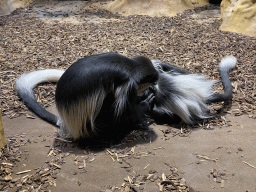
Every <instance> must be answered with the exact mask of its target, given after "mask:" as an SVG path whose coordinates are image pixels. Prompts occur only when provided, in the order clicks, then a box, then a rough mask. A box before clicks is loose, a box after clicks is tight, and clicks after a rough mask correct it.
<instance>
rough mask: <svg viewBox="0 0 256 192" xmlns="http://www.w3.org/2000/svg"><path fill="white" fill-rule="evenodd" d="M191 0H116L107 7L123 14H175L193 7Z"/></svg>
mask: <svg viewBox="0 0 256 192" xmlns="http://www.w3.org/2000/svg"><path fill="white" fill-rule="evenodd" d="M193 8H194V6H193V4H192V3H191V2H190V1H189V0H115V1H113V2H110V3H108V4H107V5H106V9H108V10H109V11H112V12H118V13H120V14H123V15H134V14H139V15H149V16H175V15H176V14H177V13H181V12H183V11H184V10H186V9H193Z"/></svg>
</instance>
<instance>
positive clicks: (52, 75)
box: [16, 69, 64, 126]
mask: <svg viewBox="0 0 256 192" xmlns="http://www.w3.org/2000/svg"><path fill="white" fill-rule="evenodd" d="M63 73H64V71H62V70H58V69H46V70H38V71H33V72H31V73H24V74H23V75H22V76H21V77H19V78H18V79H17V80H16V90H17V92H18V93H19V96H20V98H21V99H22V100H23V101H24V103H25V105H26V106H27V107H28V108H29V109H30V110H31V111H33V112H34V113H35V114H36V115H37V116H39V117H40V118H42V119H43V120H45V121H47V122H49V123H51V124H53V125H55V126H57V121H58V118H57V117H56V116H55V115H54V114H52V113H50V112H48V111H46V110H45V109H44V108H43V107H42V106H41V105H39V104H38V103H37V100H36V98H35V96H34V94H33V89H34V88H35V87H36V86H37V85H38V84H40V83H45V82H58V80H59V79H60V77H61V76H62V74H63Z"/></svg>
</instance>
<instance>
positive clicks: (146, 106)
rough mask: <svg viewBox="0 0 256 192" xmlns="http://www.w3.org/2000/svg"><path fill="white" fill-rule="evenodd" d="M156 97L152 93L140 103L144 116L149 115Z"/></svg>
mask: <svg viewBox="0 0 256 192" xmlns="http://www.w3.org/2000/svg"><path fill="white" fill-rule="evenodd" d="M154 101H155V96H154V94H153V93H151V94H150V95H149V96H148V97H147V98H146V99H145V100H143V101H141V102H140V103H139V108H140V110H141V113H142V114H146V113H149V112H150V111H151V110H152V108H153V107H154Z"/></svg>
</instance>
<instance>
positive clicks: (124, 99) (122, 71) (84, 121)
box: [16, 53, 159, 140]
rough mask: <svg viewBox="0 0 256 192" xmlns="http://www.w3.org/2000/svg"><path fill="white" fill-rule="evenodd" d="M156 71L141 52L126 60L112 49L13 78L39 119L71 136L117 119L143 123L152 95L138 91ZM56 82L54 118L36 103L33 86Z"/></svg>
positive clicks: (107, 125) (93, 130) (89, 132)
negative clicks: (59, 67) (63, 68)
mask: <svg viewBox="0 0 256 192" xmlns="http://www.w3.org/2000/svg"><path fill="white" fill-rule="evenodd" d="M158 77H159V73H158V72H157V70H156V69H155V68H154V66H153V65H152V63H151V61H150V60H149V59H148V58H146V57H136V58H133V59H129V58H127V57H125V56H122V55H119V54H117V53H104V54H98V55H92V56H88V57H85V58H83V59H80V60H78V61H77V62H75V63H74V64H72V65H71V66H70V67H69V68H68V69H67V70H66V71H65V72H64V71H61V70H54V69H50V70H39V71H34V72H31V73H28V74H23V75H22V76H21V77H20V78H18V79H17V80H16V90H17V91H18V93H19V95H20V97H21V99H22V100H23V101H24V103H25V105H26V106H27V107H28V108H29V109H30V110H32V111H33V112H34V113H35V114H36V115H38V116H39V117H41V118H42V119H44V120H46V121H48V122H50V123H51V124H53V125H56V126H60V130H61V133H62V135H63V136H66V137H71V138H73V139H75V140H77V139H80V138H87V137H91V136H93V135H95V134H97V131H99V132H100V131H101V130H104V128H105V129H106V128H111V127H112V126H114V125H116V124H117V125H123V124H131V123H132V124H145V122H144V119H143V118H144V115H145V113H147V112H148V110H150V105H151V104H152V102H153V100H154V96H153V94H149V95H148V96H147V97H146V99H144V98H142V97H140V96H139V95H140V94H141V93H142V92H143V91H144V90H146V89H148V88H149V87H150V86H151V85H152V84H153V83H155V82H156V81H157V80H158ZM43 82H58V83H57V88H56V94H55V101H56V107H57V111H58V114H59V118H58V117H56V116H55V115H53V114H51V113H50V112H48V111H46V110H45V109H44V108H43V107H42V106H40V105H39V104H38V103H37V101H36V99H35V96H34V94H33V88H34V87H35V86H36V85H37V84H39V83H43Z"/></svg>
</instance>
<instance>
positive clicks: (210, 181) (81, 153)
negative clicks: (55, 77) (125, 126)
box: [0, 1, 256, 192]
mask: <svg viewBox="0 0 256 192" xmlns="http://www.w3.org/2000/svg"><path fill="white" fill-rule="evenodd" d="M219 16H220V11H219V7H215V6H205V7H203V8H197V9H195V10H190V11H186V12H185V13H183V14H180V15H177V16H176V17H148V16H139V15H133V16H126V17H124V16H120V15H118V14H114V13H110V12H108V11H106V10H102V9H99V8H97V7H95V6H93V5H90V4H87V3H86V2H69V1H64V2H56V1H50V2H45V1H44V2H43V3H37V4H35V5H31V6H30V7H27V8H24V9H19V10H17V11H15V12H14V13H13V14H12V15H10V16H5V17H0V30H1V33H0V38H1V41H0V46H1V47H0V64H1V66H0V68H1V72H0V73H1V79H0V80H1V84H2V85H1V93H0V94H1V98H0V99H1V109H2V111H3V115H4V117H3V121H4V127H5V133H6V137H7V140H8V146H7V148H5V149H4V151H3V153H1V159H0V160H1V165H0V166H1V170H0V173H1V174H0V176H1V178H0V190H2V191H26V190H27V191H57V192H58V191H106V192H111V191H152V192H155V191H164V190H165V191H200V192H204V191H205V192H208V191H255V190H256V183H255V179H256V176H255V171H256V170H255V169H256V161H255V159H256V154H255V153H254V151H255V137H256V131H255V128H256V114H255V101H256V97H255V96H256V92H255V80H256V79H255V76H256V69H255V55H256V47H255V46H256V39H255V38H251V37H247V36H243V35H240V34H234V33H229V32H221V31H219V30H218V27H219V25H220V22H221V21H220V19H219ZM107 51H114V52H119V53H121V54H123V55H126V56H128V57H134V56H137V55H144V56H147V57H149V58H151V59H160V60H163V61H166V62H169V63H171V64H174V65H177V66H180V67H183V68H185V69H187V70H189V71H191V72H195V73H202V74H204V75H208V76H209V77H210V78H212V79H213V78H214V79H219V74H218V69H217V66H218V62H219V61H220V59H221V58H222V57H223V56H226V55H229V54H233V55H234V56H236V57H237V58H238V64H237V67H236V69H235V70H233V71H232V72H231V74H230V76H231V80H232V83H233V86H234V98H233V103H232V105H230V108H227V109H225V110H220V109H221V108H222V107H223V106H222V104H217V105H213V106H212V112H213V113H216V117H215V118H213V119H211V120H208V121H205V122H202V123H200V124H199V125H197V126H195V127H190V126H186V125H184V126H183V127H182V128H175V126H173V125H166V124H165V125H158V124H156V123H153V124H151V125H150V129H149V130H148V131H134V132H132V133H131V134H129V135H128V136H127V137H125V138H124V139H123V140H121V141H117V142H113V143H110V144H109V143H104V142H101V143H97V144H95V143H94V144H89V145H88V144H87V145H86V144H83V143H82V144H81V143H70V142H67V141H63V140H60V139H59V138H58V137H56V133H55V130H54V128H53V127H52V126H51V125H49V124H47V123H45V122H43V121H41V120H40V119H38V118H37V117H34V116H33V114H31V113H30V112H28V111H27V110H26V107H25V106H24V105H22V102H21V101H20V100H19V98H18V95H17V93H16V92H15V91H14V80H15V79H16V78H17V77H18V76H19V75H21V74H22V73H23V72H25V71H33V70H35V69H45V68H61V69H66V68H67V67H68V66H70V65H71V64H72V63H73V62H74V61H76V60H77V59H78V58H81V57H83V56H86V55H91V54H97V53H102V52H107ZM54 88H55V85H47V84H44V85H42V86H40V87H39V88H37V89H36V90H35V94H36V95H37V97H38V100H39V101H40V103H41V104H42V105H44V106H45V107H47V106H49V105H50V104H51V103H53V102H54V101H53V96H54ZM221 89H222V87H221V85H220V84H218V85H217V86H216V90H219V91H220V90H221ZM48 109H49V110H50V111H52V112H54V111H55V110H54V105H53V106H51V107H49V108H48ZM15 117H16V118H15Z"/></svg>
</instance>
